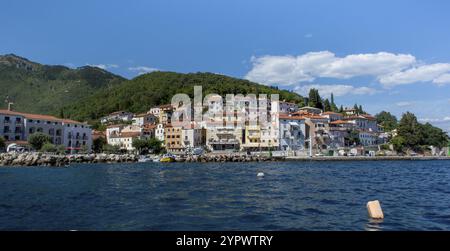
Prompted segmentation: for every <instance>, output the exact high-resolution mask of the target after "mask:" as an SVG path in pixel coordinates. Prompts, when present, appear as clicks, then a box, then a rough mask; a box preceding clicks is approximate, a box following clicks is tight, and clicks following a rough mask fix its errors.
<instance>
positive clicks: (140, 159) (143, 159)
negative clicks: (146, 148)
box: [138, 156, 152, 163]
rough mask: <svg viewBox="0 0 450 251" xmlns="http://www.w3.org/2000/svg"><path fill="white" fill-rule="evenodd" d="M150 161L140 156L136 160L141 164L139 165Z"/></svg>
mask: <svg viewBox="0 0 450 251" xmlns="http://www.w3.org/2000/svg"><path fill="white" fill-rule="evenodd" d="M150 161H152V159H150V158H149V157H147V156H141V157H140V158H139V159H138V162H141V163H145V162H150Z"/></svg>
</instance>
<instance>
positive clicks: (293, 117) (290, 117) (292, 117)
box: [279, 114, 305, 120]
mask: <svg viewBox="0 0 450 251" xmlns="http://www.w3.org/2000/svg"><path fill="white" fill-rule="evenodd" d="M279 118H280V119H290V120H305V117H303V116H296V115H287V114H280V115H279Z"/></svg>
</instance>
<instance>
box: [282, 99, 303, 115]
mask: <svg viewBox="0 0 450 251" xmlns="http://www.w3.org/2000/svg"><path fill="white" fill-rule="evenodd" d="M278 107H279V109H280V111H279V112H280V113H292V112H297V111H298V110H299V108H298V105H297V104H295V103H292V102H286V101H280V102H279V106H278Z"/></svg>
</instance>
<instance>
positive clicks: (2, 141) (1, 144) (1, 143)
mask: <svg viewBox="0 0 450 251" xmlns="http://www.w3.org/2000/svg"><path fill="white" fill-rule="evenodd" d="M5 147H6V143H5V139H4V138H3V137H1V136H0V149H2V148H5Z"/></svg>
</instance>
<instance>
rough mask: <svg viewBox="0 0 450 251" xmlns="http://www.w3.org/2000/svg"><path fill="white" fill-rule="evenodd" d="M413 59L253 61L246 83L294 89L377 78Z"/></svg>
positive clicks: (320, 56)
mask: <svg viewBox="0 0 450 251" xmlns="http://www.w3.org/2000/svg"><path fill="white" fill-rule="evenodd" d="M415 62H416V59H415V57H414V56H411V55H406V54H392V53H387V52H379V53H375V54H354V55H348V56H345V57H337V56H336V55H335V54H334V53H332V52H329V51H321V52H309V53H306V54H303V55H299V56H290V55H287V56H270V55H268V56H262V57H252V63H253V68H252V69H251V70H250V71H249V72H248V73H247V75H246V76H245V78H246V79H248V80H251V81H255V82H259V83H263V84H267V85H270V84H280V85H294V84H298V83H300V82H305V81H307V82H311V81H313V80H315V79H316V78H320V77H322V78H338V79H348V78H352V77H357V76H379V75H387V74H390V73H393V72H398V71H401V70H404V69H407V68H408V67H411V66H412V65H413V64H414V63H415Z"/></svg>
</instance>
